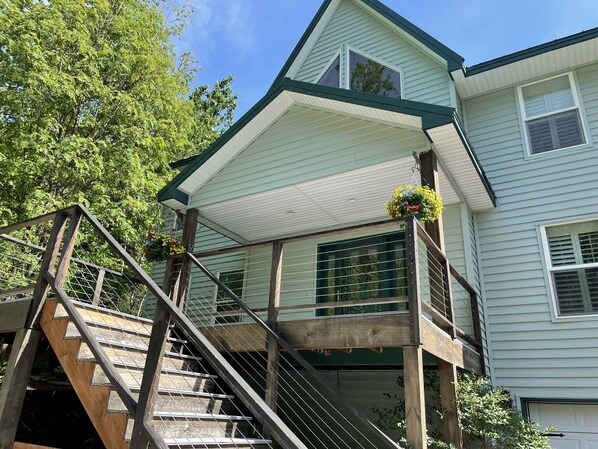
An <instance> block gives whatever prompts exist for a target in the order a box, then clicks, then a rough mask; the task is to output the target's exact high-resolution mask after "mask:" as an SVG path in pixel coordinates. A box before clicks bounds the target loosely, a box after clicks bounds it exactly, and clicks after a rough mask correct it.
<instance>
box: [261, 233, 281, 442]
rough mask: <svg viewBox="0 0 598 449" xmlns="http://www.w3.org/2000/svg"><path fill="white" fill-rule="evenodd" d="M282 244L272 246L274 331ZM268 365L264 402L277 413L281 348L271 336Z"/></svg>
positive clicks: (270, 316) (271, 323)
mask: <svg viewBox="0 0 598 449" xmlns="http://www.w3.org/2000/svg"><path fill="white" fill-rule="evenodd" d="M282 257H283V246H282V242H278V241H277V242H274V243H273V244H272V265H271V270H270V293H269V297H268V318H267V321H266V323H267V324H268V326H269V327H270V328H271V329H272V330H276V321H277V320H278V308H279V307H280V288H281V282H282ZM266 347H267V350H268V363H267V369H266V391H265V397H264V400H265V402H266V404H267V405H268V407H270V408H271V409H272V410H273V411H274V412H275V411H276V403H277V399H278V368H279V363H280V346H279V344H278V342H277V341H276V339H275V338H273V337H272V336H271V335H268V337H267V343H266ZM271 433H272V432H271V429H270V428H269V427H267V426H266V427H265V428H264V437H265V438H270V436H271Z"/></svg>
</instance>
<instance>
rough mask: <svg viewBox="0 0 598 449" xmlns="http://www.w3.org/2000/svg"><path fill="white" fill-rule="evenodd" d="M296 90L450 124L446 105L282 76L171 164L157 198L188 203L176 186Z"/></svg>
mask: <svg viewBox="0 0 598 449" xmlns="http://www.w3.org/2000/svg"><path fill="white" fill-rule="evenodd" d="M284 91H287V92H296V93H300V94H305V95H310V96H315V97H320V98H326V99H329V100H336V101H341V102H344V103H349V104H355V105H360V106H365V107H370V108H375V109H381V110H386V111H391V112H396V113H400V114H405V115H412V116H417V117H420V118H421V120H422V129H423V130H425V129H429V128H434V127H436V126H441V125H446V124H449V123H452V122H453V120H454V113H455V110H454V109H453V108H449V107H446V106H438V105H433V104H428V103H420V102H417V101H411V100H403V99H397V98H390V97H384V96H381V95H376V94H369V93H364V92H356V91H352V90H348V89H340V88H337V87H328V86H320V85H317V84H311V83H306V82H303V81H295V80H291V79H289V78H283V79H282V80H280V81H279V82H278V83H277V84H276V85H274V86H273V87H272V88H271V89H270V90H269V91H268V93H267V94H266V95H265V96H264V97H263V98H262V99H261V100H260V101H258V102H257V103H256V104H255V105H254V106H253V107H252V108H251V109H250V110H249V111H247V112H246V113H245V114H244V115H243V116H242V117H241V118H240V119H239V120H238V121H237V122H235V124H234V125H233V126H231V127H230V128H229V129H228V130H226V131H225V132H224V133H223V134H222V135H221V136H220V137H219V138H218V139H217V140H216V141H215V142H214V143H213V144H212V145H210V146H209V147H208V148H206V149H205V150H204V151H203V153H201V154H199V155H197V156H195V157H192V158H186V159H182V160H181V161H177V162H174V163H173V166H183V165H185V164H187V166H186V167H185V168H183V169H182V170H181V172H180V173H179V174H177V175H176V176H175V177H174V178H173V179H172V180H171V181H170V182H169V183H168V184H167V185H166V186H165V187H164V188H163V189H162V190H161V191H160V192H159V193H158V201H166V200H169V199H172V198H175V199H177V201H181V200H179V199H178V198H177V195H178V196H179V197H180V198H183V196H182V195H184V196H185V197H186V200H185V201H184V202H183V201H181V202H182V203H183V204H187V203H188V195H186V194H185V193H184V192H181V191H179V190H178V189H177V187H178V186H179V185H180V184H181V183H182V182H184V181H185V180H186V179H187V178H188V177H189V176H191V175H192V174H193V173H194V172H195V170H197V169H198V168H199V167H201V166H202V165H203V164H204V162H206V161H207V160H208V159H209V158H210V157H212V156H213V155H214V154H215V153H216V152H217V151H218V150H219V149H220V148H222V147H223V146H224V145H225V144H226V143H227V142H228V141H229V140H230V139H232V138H233V137H234V136H235V135H236V134H237V133H238V132H239V131H240V130H241V129H243V127H244V126H246V125H247V124H249V123H250V122H251V120H252V119H253V118H254V117H255V116H256V115H257V114H259V113H260V112H261V111H262V110H263V109H264V108H266V107H267V106H268V104H270V103H271V102H272V101H273V100H274V99H275V98H276V97H277V96H278V95H280V94H281V93H282V92H284Z"/></svg>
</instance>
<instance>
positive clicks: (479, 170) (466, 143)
mask: <svg viewBox="0 0 598 449" xmlns="http://www.w3.org/2000/svg"><path fill="white" fill-rule="evenodd" d="M454 125H455V128H456V130H457V133H458V134H459V138H460V139H461V142H462V143H463V146H464V147H465V150H466V151H467V154H468V155H469V159H470V160H471V163H472V164H473V166H474V167H475V170H476V172H477V173H478V176H479V177H480V179H481V180H482V184H484V187H485V188H486V192H488V196H490V200H491V201H492V204H493V205H494V207H496V194H495V193H494V190H493V189H492V185H491V184H490V181H489V180H488V177H487V176H486V173H485V172H484V169H483V168H482V165H481V164H480V161H479V159H478V156H477V155H476V154H475V151H473V148H472V146H471V144H470V143H469V139H467V135H466V134H465V131H463V125H462V124H461V121H460V120H459V117H457V115H456V114H455V121H454Z"/></svg>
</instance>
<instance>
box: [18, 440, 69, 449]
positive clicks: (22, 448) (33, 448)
mask: <svg viewBox="0 0 598 449" xmlns="http://www.w3.org/2000/svg"><path fill="white" fill-rule="evenodd" d="M12 449H58V448H55V447H49V446H40V445H38V444H30V443H19V442H17V441H15V444H14V445H13V446H12Z"/></svg>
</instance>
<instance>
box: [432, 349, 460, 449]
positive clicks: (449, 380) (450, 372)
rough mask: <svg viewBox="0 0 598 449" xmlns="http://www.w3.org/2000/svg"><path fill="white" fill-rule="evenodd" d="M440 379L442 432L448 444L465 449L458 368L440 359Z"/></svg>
mask: <svg viewBox="0 0 598 449" xmlns="http://www.w3.org/2000/svg"><path fill="white" fill-rule="evenodd" d="M438 377H439V380H440V403H441V407H442V423H441V429H440V430H441V432H442V437H443V440H444V441H445V442H446V443H452V444H453V445H454V446H455V448H456V449H461V448H462V447H463V437H462V434H461V426H460V425H459V408H458V403H457V382H458V378H457V367H456V366H455V365H453V364H451V363H448V362H445V361H444V360H441V359H438Z"/></svg>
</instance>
